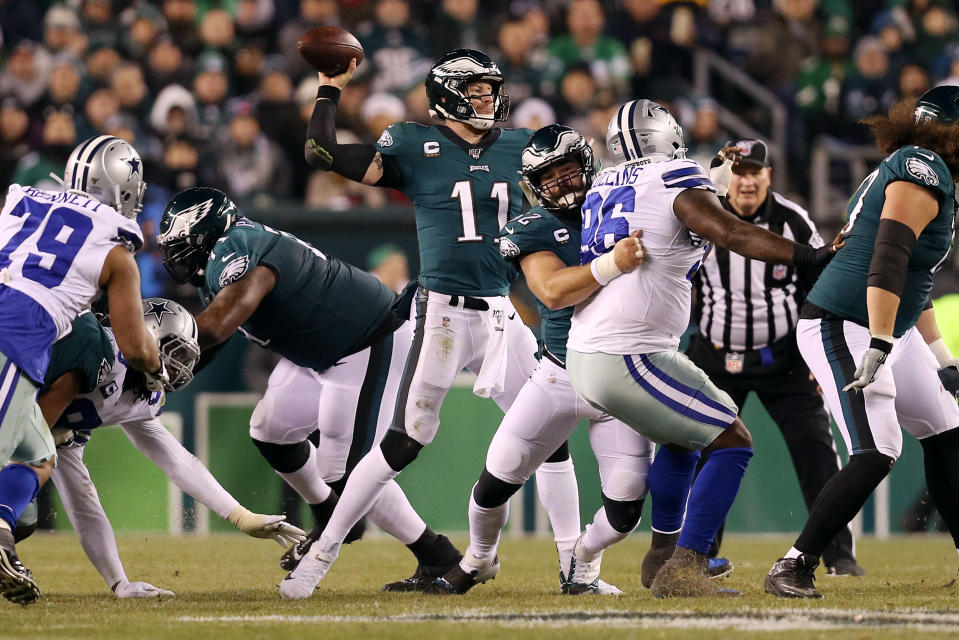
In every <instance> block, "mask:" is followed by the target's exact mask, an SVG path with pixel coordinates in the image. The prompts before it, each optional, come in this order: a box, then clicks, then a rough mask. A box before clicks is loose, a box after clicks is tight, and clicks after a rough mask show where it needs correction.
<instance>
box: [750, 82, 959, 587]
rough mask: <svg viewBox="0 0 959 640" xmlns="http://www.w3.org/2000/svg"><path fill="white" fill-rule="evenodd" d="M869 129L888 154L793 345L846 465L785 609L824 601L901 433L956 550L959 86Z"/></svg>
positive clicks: (804, 551)
mask: <svg viewBox="0 0 959 640" xmlns="http://www.w3.org/2000/svg"><path fill="white" fill-rule="evenodd" d="M865 123H866V124H868V125H869V127H870V128H871V129H872V133H873V136H874V137H875V139H876V142H877V144H878V145H879V148H880V149H881V150H882V151H884V152H885V153H887V154H889V155H888V156H887V157H886V158H885V160H883V161H882V162H881V163H880V164H879V166H878V167H877V168H876V169H875V171H873V172H872V173H870V174H869V175H868V176H867V177H866V179H865V180H864V181H863V183H862V184H861V185H860V187H859V189H858V190H857V191H856V193H855V194H854V195H853V197H852V199H851V200H850V201H849V207H848V209H847V216H848V222H847V223H846V226H845V228H844V229H843V232H844V237H845V241H846V244H845V247H844V248H843V250H842V251H840V252H839V253H838V254H837V255H836V258H835V259H834V260H833V261H832V262H831V263H830V264H829V265H828V266H827V267H826V269H825V270H824V271H823V273H822V275H821V276H820V278H819V280H818V281H817V282H816V284H815V286H814V287H813V289H812V291H810V293H809V296H808V297H807V301H806V305H805V307H804V308H803V309H802V312H801V314H800V318H801V319H800V320H799V323H798V325H797V333H796V340H797V342H798V345H799V349H800V352H801V353H802V356H803V358H804V359H805V360H806V363H807V364H808V365H809V368H810V370H811V371H812V373H813V374H814V375H815V376H816V380H818V382H819V385H820V386H821V387H822V390H823V394H824V395H825V398H826V402H827V403H828V404H829V408H830V410H831V412H832V415H833V417H835V419H836V422H837V423H838V425H839V429H840V431H841V432H842V435H843V439H844V440H845V443H846V449H847V450H848V451H849V453H850V457H849V462H848V464H847V465H846V466H845V467H844V468H843V469H842V470H840V471H839V473H837V474H836V475H835V476H833V477H832V479H831V480H830V481H829V483H828V484H826V486H825V487H824V488H823V490H822V491H821V492H820V494H819V497H818V498H817V499H816V502H815V504H814V505H813V507H812V509H811V510H810V513H809V519H808V520H807V522H806V526H805V527H804V528H803V531H802V533H801V534H800V535H799V537H798V538H797V539H796V542H795V544H794V545H793V547H792V548H790V549H789V551H788V552H787V553H786V554H785V555H784V557H783V558H781V559H780V560H778V561H777V562H776V563H775V564H774V565H773V567H772V569H771V570H770V571H769V574H768V575H767V576H766V579H765V589H766V591H767V592H768V593H771V594H774V595H776V596H780V597H787V598H788V597H792V598H799V597H806V598H820V597H822V595H821V594H820V593H819V592H818V591H817V590H816V588H815V586H814V585H813V574H814V570H815V568H816V566H817V565H818V563H819V557H820V556H821V555H822V551H823V549H824V548H825V546H826V545H827V544H828V543H829V541H830V540H831V539H832V538H833V536H835V535H836V533H837V532H838V531H839V530H840V529H841V528H842V527H845V526H846V524H847V523H848V522H849V520H851V519H852V517H853V516H854V515H855V514H856V513H858V512H859V510H860V509H861V508H862V506H863V504H864V503H865V501H866V498H868V497H869V494H871V493H872V491H873V490H874V489H875V488H876V487H877V486H878V485H879V483H880V482H881V481H882V479H883V478H885V477H886V475H887V474H888V473H889V470H890V468H891V467H892V465H893V463H894V462H895V461H896V458H898V457H899V454H900V452H901V451H902V431H901V430H905V431H907V432H908V433H910V434H911V435H913V436H915V437H916V438H918V439H919V442H920V444H921V445H922V449H923V456H924V458H925V472H926V484H927V485H928V487H929V493H930V495H931V496H932V500H933V502H934V503H935V506H936V508H937V509H938V510H939V513H940V514H941V515H942V517H943V520H945V522H946V525H947V526H948V528H949V531H950V533H951V534H952V537H953V541H954V542H955V546H956V549H957V551H959V493H957V491H956V488H957V487H959V465H957V464H956V461H957V460H959V429H957V427H959V408H957V405H956V397H955V396H954V395H953V394H954V393H955V392H956V391H957V389H956V385H954V384H952V383H950V384H949V388H948V389H946V388H944V386H943V384H942V383H941V382H940V379H941V380H943V381H949V380H954V379H955V378H956V374H957V373H959V371H957V365H959V360H956V359H955V358H954V357H953V356H952V354H951V353H950V352H949V349H948V347H946V345H945V343H944V342H943V340H942V338H941V336H940V334H939V330H938V328H937V327H936V320H935V315H934V312H933V309H932V304H931V303H930V301H929V294H930V291H931V290H932V285H933V280H934V279H935V274H936V271H937V270H938V269H939V267H940V266H941V265H943V264H944V263H945V261H946V259H947V257H948V255H949V251H950V249H951V247H952V239H953V229H954V227H955V217H956V200H955V192H956V187H955V182H956V180H957V179H959V87H957V86H940V87H936V88H934V89H931V90H930V91H927V92H926V93H924V94H923V95H922V96H921V97H920V98H919V100H918V102H910V101H903V102H900V103H899V104H897V105H895V106H893V108H892V109H891V110H890V112H889V115H888V116H885V115H881V116H874V117H872V118H869V119H867V120H866V121H865ZM937 370H938V373H939V375H937Z"/></svg>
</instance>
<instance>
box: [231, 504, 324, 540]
mask: <svg viewBox="0 0 959 640" xmlns="http://www.w3.org/2000/svg"><path fill="white" fill-rule="evenodd" d="M227 520H229V521H230V522H231V523H233V524H234V525H235V526H236V528H237V529H239V530H240V531H242V532H243V533H245V534H246V535H248V536H252V537H254V538H273V539H274V540H276V543H277V544H278V545H280V546H281V547H291V546H293V545H294V544H298V543H300V542H303V541H304V540H306V532H305V531H303V530H302V529H300V528H299V527H294V526H293V525H292V524H290V523H289V522H284V520H286V516H269V515H263V514H262V513H253V512H252V511H250V510H249V509H247V508H246V507H244V506H243V505H237V507H236V509H234V510H233V511H232V513H230V515H229V516H228V517H227Z"/></svg>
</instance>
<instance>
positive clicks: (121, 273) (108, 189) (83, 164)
mask: <svg viewBox="0 0 959 640" xmlns="http://www.w3.org/2000/svg"><path fill="white" fill-rule="evenodd" d="M141 167H142V164H141V161H140V156H139V155H138V154H137V152H136V150H135V149H134V148H133V147H131V146H130V145H129V144H127V143H126V142H124V141H123V140H120V139H119V138H114V137H112V136H99V137H97V138H91V139H90V140H87V141H85V142H83V143H82V144H80V145H79V146H78V147H77V148H76V149H74V151H73V153H72V154H71V155H70V158H69V159H68V160H67V166H66V174H65V176H64V184H63V191H62V192H61V193H56V192H50V191H43V190H40V189H34V188H32V187H25V186H21V185H18V184H13V185H11V186H10V188H9V190H8V191H7V199H6V203H5V204H4V207H3V210H2V212H0V464H3V465H7V466H5V467H4V468H3V470H2V471H0V593H3V595H4V596H5V597H6V598H7V599H9V600H12V601H15V602H20V603H29V602H33V601H35V600H36V599H37V598H38V597H39V595H40V590H39V588H38V587H37V584H36V582H35V581H34V580H33V576H32V574H31V573H30V571H29V570H28V569H26V568H25V567H24V566H23V564H22V563H21V562H20V560H19V559H18V558H17V555H16V552H15V549H14V542H13V530H14V529H15V528H16V522H17V520H18V518H19V517H20V514H21V513H22V511H23V509H24V508H25V507H26V506H27V505H28V504H29V503H30V501H31V500H32V499H33V498H34V496H35V495H36V493H37V491H38V490H39V488H40V486H41V485H42V484H43V483H44V482H46V480H47V478H49V476H50V472H51V470H52V468H53V461H54V459H55V451H54V444H53V439H52V437H51V436H50V430H49V429H48V428H47V425H46V423H45V422H44V420H43V416H42V415H41V413H40V409H39V407H38V406H37V403H36V394H37V387H38V385H39V384H41V383H42V381H43V377H44V373H45V371H46V368H47V365H48V363H49V358H50V346H51V345H52V344H53V342H54V341H55V340H57V339H58V338H61V337H63V336H64V335H66V334H67V333H68V332H69V331H70V323H71V321H72V320H73V318H74V317H75V316H76V315H77V314H78V313H79V312H80V311H81V310H82V309H83V308H85V307H86V306H87V305H88V304H89V303H90V301H91V300H92V299H93V297H94V296H95V295H96V294H97V293H98V291H99V290H100V289H101V288H103V289H106V291H107V293H108V294H109V300H110V313H111V315H113V316H114V318H115V319H116V325H115V330H116V338H117V342H118V343H119V344H120V347H121V348H122V350H123V352H124V354H125V355H126V358H127V362H129V363H130V366H132V367H133V368H135V369H138V370H140V371H143V372H145V373H146V374H147V379H148V381H149V384H150V385H151V387H152V388H154V389H157V390H159V389H161V388H162V387H163V385H164V384H166V383H168V377H167V375H166V372H165V370H164V368H163V366H162V363H161V362H160V357H159V352H158V350H157V343H156V338H155V337H154V336H153V335H151V334H150V333H149V332H148V331H147V329H146V327H145V325H144V323H143V313H142V312H141V309H140V302H141V301H140V276H139V273H138V272H137V267H136V263H135V262H134V260H133V251H135V250H136V249H138V248H139V247H140V245H142V243H143V236H142V235H141V233H140V229H139V228H138V227H137V224H136V222H135V219H136V216H137V213H138V212H139V211H140V208H141V206H142V202H143V194H144V191H145V190H146V184H145V183H144V182H143V171H142V168H141ZM11 462H12V463H13V464H8V463H11Z"/></svg>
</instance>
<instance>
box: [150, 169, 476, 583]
mask: <svg viewBox="0 0 959 640" xmlns="http://www.w3.org/2000/svg"><path fill="white" fill-rule="evenodd" d="M158 242H159V245H160V250H161V252H162V254H163V260H164V265H165V266H166V267H167V270H168V271H169V272H170V274H171V275H172V276H173V277H174V278H175V279H176V280H178V281H180V282H186V281H190V282H193V283H194V284H197V285H198V286H200V287H201V295H202V296H203V298H204V302H205V304H207V308H206V309H205V310H204V311H203V312H202V313H200V314H199V315H198V316H197V318H196V321H197V325H198V329H199V343H200V347H201V349H203V350H204V351H208V350H210V349H215V348H216V346H217V345H220V344H222V343H223V342H224V341H225V340H226V339H227V338H229V337H230V336H231V335H232V334H233V333H234V332H235V331H237V330H238V329H239V330H240V331H242V332H243V333H244V334H245V335H246V336H247V337H248V338H249V339H250V340H251V341H254V342H256V343H257V344H259V345H260V346H262V347H264V348H267V349H270V350H271V351H274V352H275V353H278V354H279V355H281V356H283V358H284V359H283V360H281V361H280V362H279V363H278V364H277V366H276V368H275V369H274V371H273V374H272V375H271V376H270V382H269V387H268V389H267V392H266V394H265V395H264V397H263V399H262V400H261V401H260V403H259V404H258V405H257V407H256V409H255V410H254V412H253V416H252V417H251V419H250V435H251V437H252V438H253V441H254V444H256V446H257V447H258V448H259V450H260V453H261V454H262V455H263V456H264V457H265V458H266V459H267V461H268V462H269V463H270V465H271V466H272V467H273V468H274V469H275V470H276V471H277V473H279V474H280V476H282V477H283V479H284V480H285V481H286V482H287V483H289V484H290V486H292V487H293V488H294V489H296V490H297V492H298V493H300V494H301V495H302V496H303V497H304V499H306V501H307V502H308V503H310V505H311V509H312V510H313V514H314V519H315V520H316V528H315V529H314V531H313V532H312V533H311V534H310V536H311V539H315V538H316V537H318V536H319V534H320V532H322V530H323V529H324V527H325V526H326V524H327V519H328V518H329V515H330V513H331V512H332V511H333V508H334V506H335V505H336V503H337V499H338V495H337V493H336V491H335V490H333V489H332V488H331V487H330V486H329V485H328V484H327V483H326V482H325V481H324V478H325V479H326V480H329V481H331V482H333V481H337V480H340V479H341V478H344V477H346V476H347V475H349V473H350V471H351V466H352V464H354V463H355V460H356V459H357V458H358V457H359V452H365V451H366V450H369V447H370V446H372V445H374V444H375V443H376V442H377V439H378V438H379V437H382V434H383V432H385V430H386V427H387V426H388V424H389V421H390V418H391V417H392V411H391V409H392V406H393V398H395V394H396V390H397V388H398V386H399V377H400V376H401V375H402V371H403V361H404V359H405V355H406V353H407V352H408V350H409V340H410V337H409V336H410V334H409V332H408V329H407V327H408V325H409V323H408V322H406V321H405V316H407V315H408V314H409V297H408V296H401V297H399V298H398V297H397V295H396V294H395V293H394V292H392V291H391V290H389V289H388V288H386V286H384V285H383V284H382V283H381V282H380V281H379V280H377V279H376V278H374V277H373V276H371V275H369V274H368V273H366V272H364V271H362V270H360V269H357V268H355V267H353V266H351V265H349V264H346V263H345V262H342V261H340V260H337V259H336V258H333V257H330V256H327V255H326V254H324V253H323V252H321V251H319V250H317V249H315V248H313V247H312V246H310V245H308V244H307V243H305V242H302V241H301V240H299V239H297V238H296V237H295V236H292V235H290V234H288V233H285V232H282V231H277V230H274V229H272V228H270V227H267V226H265V225H261V224H259V223H257V222H254V221H252V220H249V219H248V218H244V217H242V216H241V215H240V213H239V211H238V210H237V208H236V205H235V204H234V203H233V202H232V201H231V200H230V199H229V198H228V197H227V196H226V194H224V193H222V192H220V191H217V190H216V189H210V188H205V187H200V188H194V189H187V190H186V191H183V192H180V193H178V194H177V195H176V196H174V198H173V199H172V200H171V201H170V202H169V203H168V204H167V206H166V209H165V210H164V212H163V217H162V219H161V222H160V236H159V238H158ZM400 327H402V328H400ZM398 328H400V329H399V330H398ZM394 331H397V333H396V335H395V336H394ZM206 356H207V354H204V357H206ZM381 404H382V409H381ZM317 428H319V430H320V434H321V440H320V446H319V449H318V450H317V449H316V448H315V447H314V446H313V444H312V443H311V442H310V440H309V439H308V437H309V435H310V433H311V432H313V431H314V430H316V429H317ZM370 517H371V519H372V520H373V521H374V522H375V523H376V524H377V525H378V526H379V527H380V528H382V529H384V530H386V531H387V532H388V533H390V534H391V535H393V536H394V537H396V538H397V539H398V540H400V541H401V542H403V543H404V544H406V545H407V546H408V547H409V549H410V551H411V552H413V554H414V555H415V556H416V558H417V561H418V563H419V565H422V566H430V567H437V570H440V571H446V570H447V569H448V568H449V567H451V566H452V565H453V564H455V563H456V562H458V561H459V559H460V553H459V552H458V551H457V550H456V548H455V547H453V545H452V544H451V543H450V541H449V540H448V539H447V538H446V537H445V536H441V535H437V534H436V533H434V532H433V531H432V530H431V529H429V527H427V526H426V524H425V523H424V522H423V520H422V519H421V518H420V517H419V516H418V515H417V514H416V512H415V511H414V510H413V508H412V506H411V505H410V503H409V501H408V500H407V499H406V496H405V495H404V494H403V491H402V489H400V487H399V485H398V484H396V483H395V482H391V483H390V484H389V485H388V486H387V487H386V488H385V490H384V493H383V494H382V495H381V499H380V500H378V501H376V502H375V503H371V509H370ZM356 535H359V532H357V533H356ZM308 542H310V541H308ZM307 546H308V545H304V546H302V547H297V548H296V549H294V550H292V551H291V552H288V553H287V554H286V555H285V556H284V559H283V560H282V562H281V564H282V565H283V566H284V568H288V569H291V568H294V567H295V566H296V564H297V563H298V562H299V559H300V557H301V555H302V553H304V552H305V550H306V547H307Z"/></svg>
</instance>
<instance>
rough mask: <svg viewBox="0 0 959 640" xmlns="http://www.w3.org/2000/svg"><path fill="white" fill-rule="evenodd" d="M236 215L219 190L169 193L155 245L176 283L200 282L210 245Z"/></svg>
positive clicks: (230, 203)
mask: <svg viewBox="0 0 959 640" xmlns="http://www.w3.org/2000/svg"><path fill="white" fill-rule="evenodd" d="M238 216H239V211H238V210H237V208H236V205H235V204H234V203H233V201H232V200H230V198H229V197H227V195H226V194H225V193H223V192H222V191H218V190H217V189H211V188H210V187H194V188H192V189H187V190H186V191H181V192H180V193H178V194H176V195H175V196H173V199H172V200H170V202H169V203H167V206H166V208H165V209H164V210H163V217H162V218H161V219H160V234H159V235H158V236H157V244H159V245H160V253H161V254H162V256H163V266H164V267H166V270H167V271H168V272H169V273H170V276H172V277H173V279H174V280H176V281H177V282H179V283H180V284H184V283H186V282H190V283H192V284H194V285H195V286H202V285H203V277H202V276H203V270H204V269H205V268H206V263H207V260H208V259H209V257H210V252H211V251H212V250H213V245H215V244H216V241H217V240H218V239H219V238H220V236H221V235H223V232H224V231H226V230H227V229H228V228H229V227H230V226H231V225H232V224H233V222H234V221H235V220H236V219H237V217H238Z"/></svg>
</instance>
